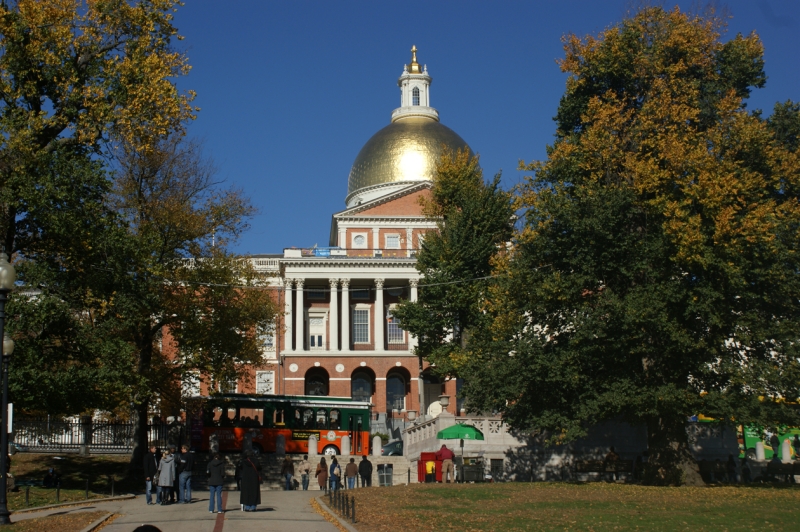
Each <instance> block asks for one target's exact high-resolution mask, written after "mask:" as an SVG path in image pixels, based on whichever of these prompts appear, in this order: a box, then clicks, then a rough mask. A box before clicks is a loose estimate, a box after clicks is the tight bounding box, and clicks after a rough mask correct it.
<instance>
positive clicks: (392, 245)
mask: <svg viewBox="0 0 800 532" xmlns="http://www.w3.org/2000/svg"><path fill="white" fill-rule="evenodd" d="M386 249H400V235H386Z"/></svg>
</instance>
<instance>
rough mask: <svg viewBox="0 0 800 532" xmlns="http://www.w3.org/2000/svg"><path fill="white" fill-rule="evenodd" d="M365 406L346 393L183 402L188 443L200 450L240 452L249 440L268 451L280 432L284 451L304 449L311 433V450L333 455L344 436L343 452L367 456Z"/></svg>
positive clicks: (220, 397)
mask: <svg viewBox="0 0 800 532" xmlns="http://www.w3.org/2000/svg"><path fill="white" fill-rule="evenodd" d="M371 409H372V404H371V403H368V402H363V401H354V400H353V399H351V398H349V397H327V396H315V395H249V394H222V395H214V396H210V397H207V396H200V397H192V398H190V399H189V400H188V401H187V417H188V419H189V420H190V433H191V435H190V439H191V444H192V447H193V448H195V449H197V450H200V451H208V450H212V449H218V450H220V451H241V450H242V449H244V448H245V447H246V446H247V442H248V440H249V441H250V442H252V448H253V450H254V451H256V452H268V453H274V452H275V450H276V447H277V443H278V440H279V436H283V440H284V444H285V450H286V452H287V453H301V454H304V453H308V439H309V437H311V436H314V437H315V438H316V440H317V453H319V454H326V455H336V454H342V451H343V449H342V437H344V436H349V438H350V445H351V449H350V450H349V451H350V452H349V454H353V455H368V454H369V443H370V441H369V440H370V437H369V432H370V430H369V424H370V417H371ZM344 451H347V450H344Z"/></svg>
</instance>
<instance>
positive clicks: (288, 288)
mask: <svg viewBox="0 0 800 532" xmlns="http://www.w3.org/2000/svg"><path fill="white" fill-rule="evenodd" d="M283 307H284V313H285V314H286V317H285V318H284V319H283V324H284V326H285V327H286V332H285V333H284V338H285V339H286V346H285V349H286V351H294V348H293V347H292V321H293V320H294V315H293V314H292V281H291V279H284V280H283Z"/></svg>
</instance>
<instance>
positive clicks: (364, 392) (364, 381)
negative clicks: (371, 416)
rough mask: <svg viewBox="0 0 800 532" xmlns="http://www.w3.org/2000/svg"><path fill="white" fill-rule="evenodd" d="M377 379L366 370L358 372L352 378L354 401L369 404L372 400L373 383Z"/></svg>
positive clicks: (351, 388)
mask: <svg viewBox="0 0 800 532" xmlns="http://www.w3.org/2000/svg"><path fill="white" fill-rule="evenodd" d="M374 380H375V379H373V378H372V375H370V373H369V372H368V371H366V370H363V369H361V370H358V371H356V372H355V373H353V376H352V377H351V378H350V397H352V398H353V400H354V401H366V402H369V400H370V399H372V392H373V384H372V383H373V382H374Z"/></svg>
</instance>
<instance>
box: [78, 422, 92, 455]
mask: <svg viewBox="0 0 800 532" xmlns="http://www.w3.org/2000/svg"><path fill="white" fill-rule="evenodd" d="M80 431H81V443H80V445H79V447H78V449H80V454H81V455H82V456H89V447H90V446H91V445H92V416H81V425H80Z"/></svg>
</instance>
